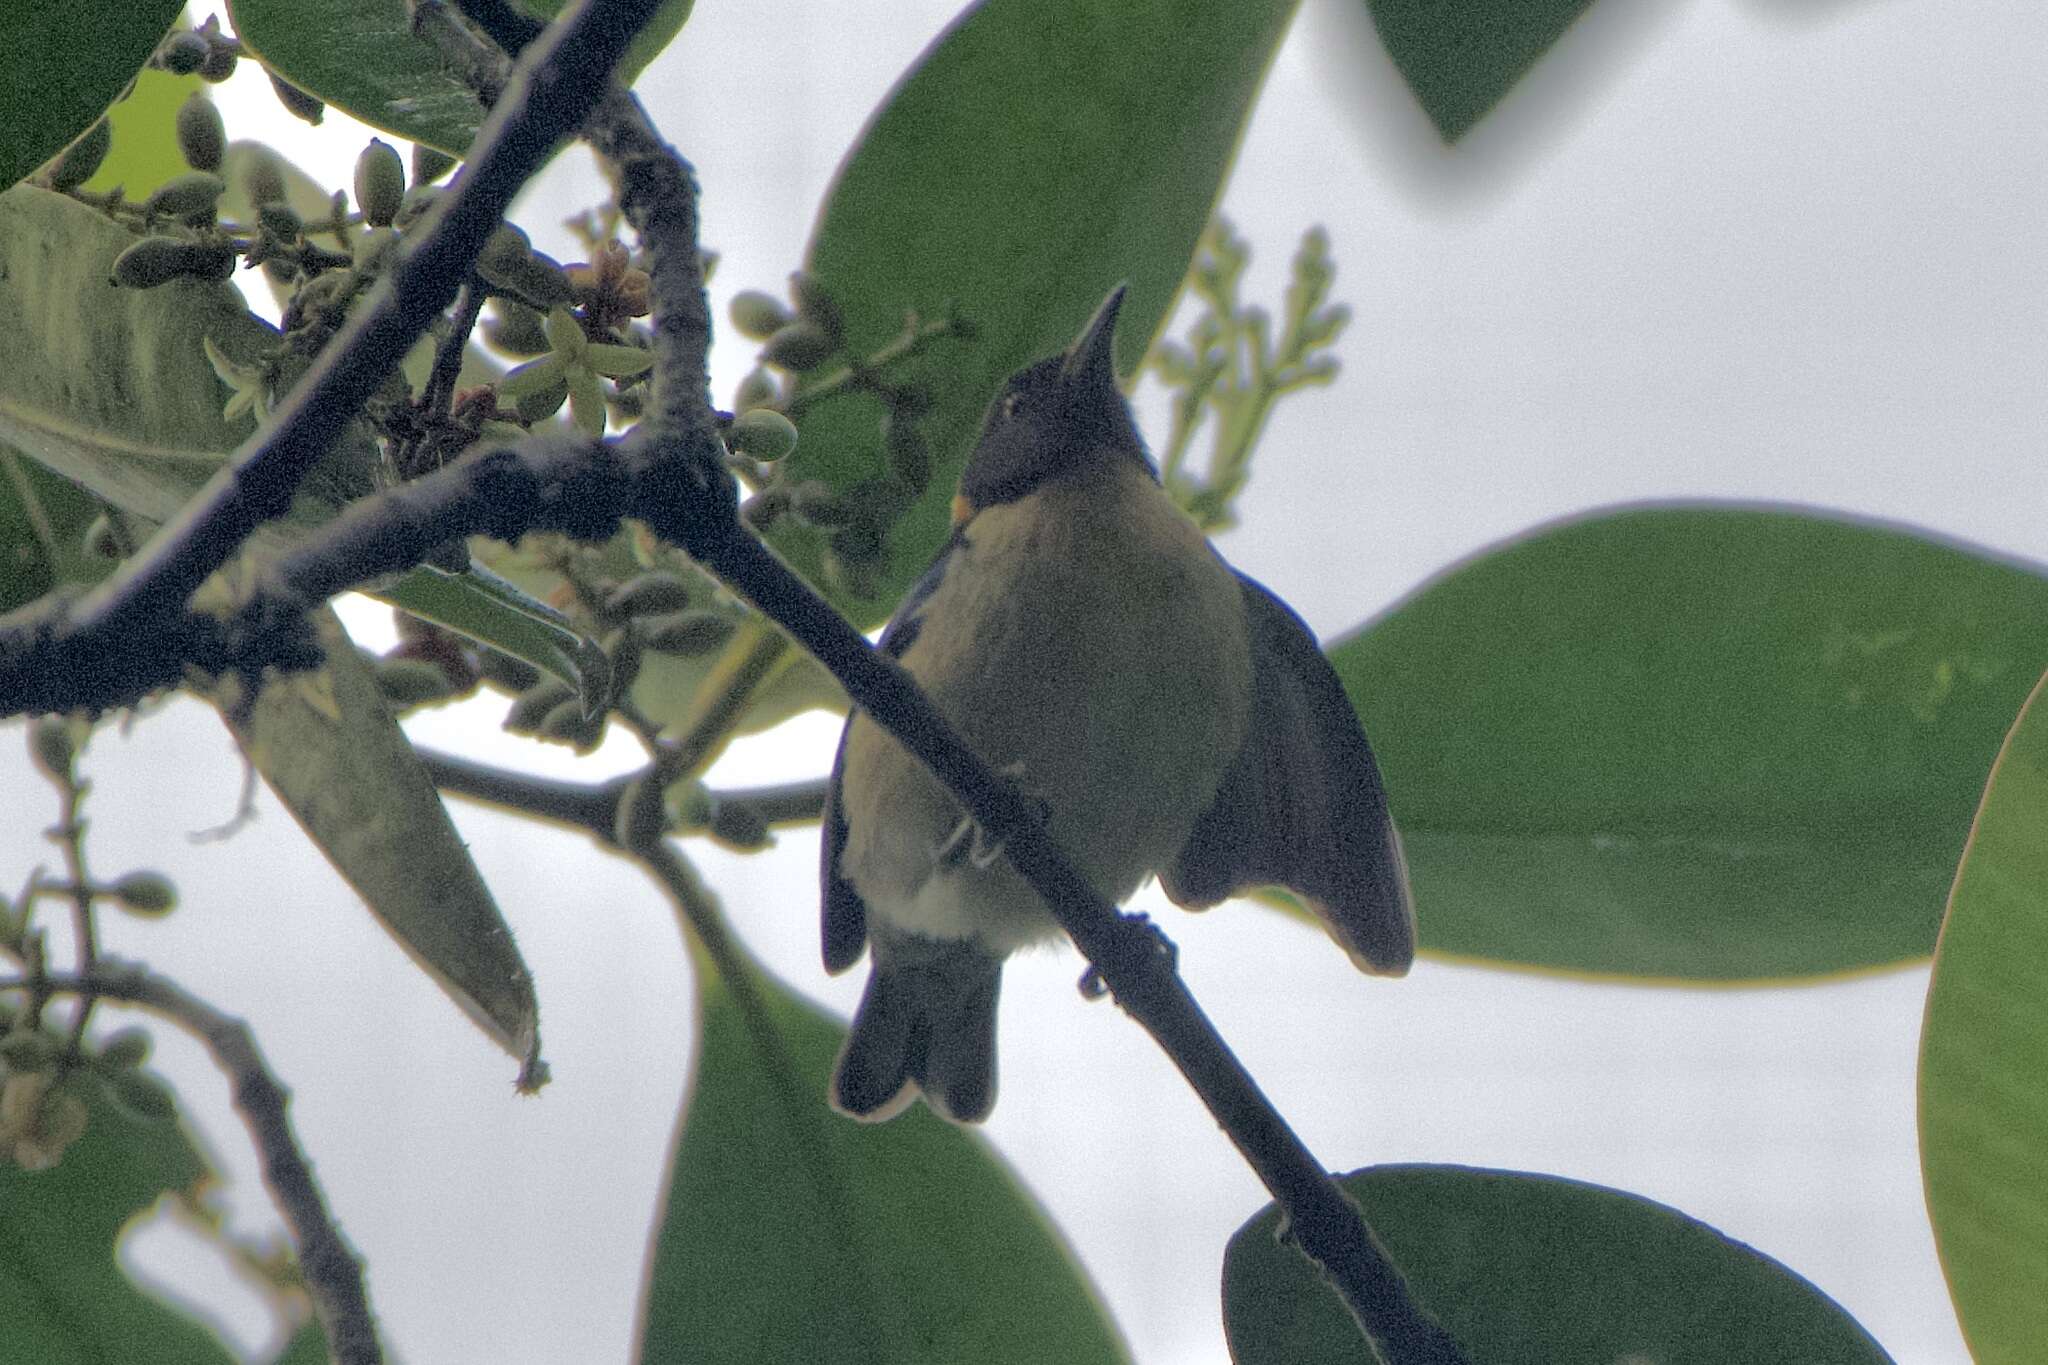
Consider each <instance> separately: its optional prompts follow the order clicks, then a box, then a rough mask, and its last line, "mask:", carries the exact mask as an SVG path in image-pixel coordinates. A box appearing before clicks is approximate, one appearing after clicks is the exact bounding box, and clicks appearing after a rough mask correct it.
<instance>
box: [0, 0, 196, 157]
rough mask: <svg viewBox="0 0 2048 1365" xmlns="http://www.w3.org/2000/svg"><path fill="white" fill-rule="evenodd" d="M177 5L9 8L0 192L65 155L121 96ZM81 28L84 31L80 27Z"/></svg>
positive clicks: (145, 0)
mask: <svg viewBox="0 0 2048 1365" xmlns="http://www.w3.org/2000/svg"><path fill="white" fill-rule="evenodd" d="M184 7H185V6H184V0H105V2H104V3H101V4H97V5H94V6H93V7H92V10H91V15H90V22H89V24H86V17H85V16H82V15H81V14H80V13H79V11H78V10H77V9H76V8H75V7H73V6H70V5H38V4H20V5H10V6H8V9H7V41H6V42H5V43H0V129H5V130H6V131H5V134H4V135H0V188H5V187H6V186H8V185H12V184H13V183H14V182H15V181H17V180H19V179H21V178H22V177H23V176H25V175H27V174H28V173H29V172H30V171H33V170H34V169H35V168H36V167H38V166H40V165H42V164H43V162H45V161H47V160H49V159H50V158H51V157H53V156H55V155H56V154H57V153H58V152H61V151H63V150H64V148H65V147H66V146H67V145H69V143H70V142H71V139H73V138H75V137H77V136H78V135H79V134H80V133H82V132H84V131H85V130H86V129H87V128H89V127H91V126H92V122H93V120H94V119H96V118H98V117H99V116H100V114H101V113H102V112H104V111H105V109H106V107H107V106H108V105H110V104H112V103H113V102H114V101H115V100H116V99H118V98H120V95H121V91H122V89H123V88H124V87H125V86H126V85H127V84H128V81H129V79H130V78H132V77H133V76H134V75H135V73H136V72H137V71H139V70H141V69H142V64H143V63H144V62H145V61H147V60H149V54H150V53H151V52H153V51H155V50H156V45H157V42H158V40H160V39H161V38H162V37H163V36H164V33H165V32H166V31H167V30H168V29H169V28H170V26H171V22H172V21H173V20H175V19H176V18H177V17H178V14H179V12H180V11H181V10H183V9H184ZM82 24H86V27H85V28H81V25H82Z"/></svg>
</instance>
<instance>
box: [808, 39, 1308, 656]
mask: <svg viewBox="0 0 2048 1365" xmlns="http://www.w3.org/2000/svg"><path fill="white" fill-rule="evenodd" d="M1293 13H1294V5H1293V4H1292V3H1288V0H1251V3H1243V2H1241V0H1240V2H1237V3H1225V2H1224V0H1199V2H1197V0H987V3H983V4H979V5H975V6H972V7H971V8H969V9H968V10H967V11H966V12H965V14H963V15H962V17H961V18H960V19H959V20H958V21H957V22H955V23H954V25H953V26H952V27H951V28H950V29H949V30H947V32H946V33H945V34H944V35H943V36H942V37H940V38H939V39H938V41H937V42H935V43H933V45H932V46H931V48H930V49H928V50H927V51H926V53H925V55H924V56H923V57H922V58H921V59H920V60H919V62H918V64H917V66H916V67H915V68H914V69H913V70H912V71H911V72H910V73H909V74H908V76H907V77H906V78H905V79H904V80H903V81H902V82H901V83H900V84H899V85H898V86H897V87H896V89H895V90H894V92H893V93H892V94H891V95H890V97H889V100H888V102H887V103H886V104H885V105H883V107H882V108H881V110H880V111H879V112H878V113H877V114H876V115H875V118H874V120H873V121H872V122H871V123H870V124H869V125H868V127H867V130H866V132H865V133H863V134H862V136H861V140H860V142H859V144H858V146H856V147H855V148H854V150H853V153H852V155H851V156H850V157H849V158H848V159H847V161H846V164H845V166H844V167H843V168H842V169H841V171H840V173H839V178H838V180H837V182H836V183H835V184H834V186H833V189H832V195H831V198H830V199H829V200H828V201H827V203H826V205H825V208H824V212H823V213H822V215H821V216H820V218H819V226H818V231H817V235H816V236H815V237H814V239H813V240H812V243H811V248H810V253H809V256H808V259H807V262H806V266H807V269H808V270H809V271H810V273H812V274H813V275H815V276H816V284H817V285H818V286H819V287H821V288H822V289H823V290H824V292H826V293H828V294H829V295H830V297H831V298H832V299H833V300H834V301H835V303H836V304H837V307H838V310H839V313H840V315H841V317H842V319H843V324H844V329H845V338H846V344H847V349H848V351H849V352H851V353H852V354H854V355H856V356H865V355H868V354H871V353H872V352H874V351H875V350H876V349H877V348H878V347H880V346H881V345H883V344H884V343H886V342H888V341H890V340H891V339H892V338H894V337H896V336H898V335H899V334H900V333H901V331H902V329H903V326H904V317H905V314H906V312H908V311H912V310H914V311H915V312H916V313H917V314H918V315H919V316H921V317H923V318H927V319H932V318H939V317H943V316H944V315H945V314H946V312H947V309H948V308H949V306H950V307H951V308H953V309H955V310H957V312H958V314H959V315H960V316H961V317H962V318H964V319H966V320H967V321H968V322H970V323H971V324H972V325H973V329H974V336H973V339H972V341H971V342H965V341H962V340H960V339H957V338H940V339H938V340H936V341H934V342H932V343H930V344H929V346H928V347H927V349H926V351H925V352H924V353H923V354H922V355H920V357H919V358H918V359H917V360H916V361H915V362H914V363H912V364H910V365H908V366H906V367H905V368H904V370H903V372H902V375H901V378H902V379H903V380H904V381H905V382H909V383H913V384H918V385H922V386H924V387H925V388H927V389H929V390H930V392H931V393H932V394H933V396H934V399H935V402H934V406H933V408H932V410H931V412H930V414H929V415H928V416H927V417H926V418H925V419H924V420H923V422H922V424H921V430H922V431H923V433H924V435H925V436H926V437H927V438H928V439H929V441H930V444H931V448H932V452H933V455H934V465H935V468H934V470H933V472H932V474H931V477H930V481H929V483H928V485H927V491H926V493H925V495H924V496H923V497H922V498H921V499H920V500H919V501H918V503H917V505H916V506H915V507H914V508H913V509H912V510H911V512H910V513H909V514H908V516H907V517H906V518H905V520H904V521H903V522H902V523H901V524H900V525H899V526H898V527H897V528H896V530H895V532H894V533H893V534H892V535H891V537H890V541H889V555H888V561H887V564H886V566H885V571H884V572H883V573H882V574H881V575H880V576H879V581H878V584H877V586H878V589H879V591H878V592H877V594H876V595H875V596H874V597H873V598H872V599H870V600H868V601H864V602H860V603H858V604H853V606H852V609H853V610H854V612H855V614H856V615H857V616H858V617H859V618H860V619H861V620H863V621H874V620H879V619H880V618H881V617H882V616H884V615H886V614H887V612H888V609H889V608H890V607H891V606H892V605H893V604H894V602H895V599H896V598H897V596H898V595H900V594H901V592H902V590H903V589H904V588H905V587H907V586H908V585H909V584H910V582H911V581H912V580H913V579H914V578H915V577H916V576H917V575H918V574H919V573H920V572H922V570H923V568H924V566H925V564H926V563H927V562H928V561H929V559H930V557H931V555H932V553H933V552H934V551H935V550H936V549H937V548H938V546H939V544H940V542H941V541H942V540H943V539H944V537H945V535H946V533H947V529H948V500H949V499H950V498H951V496H952V493H953V485H954V482H955V480H956V478H957V476H958V474H959V471H960V467H961V465H962V463H964V461H965V459H966V456H967V448H968V444H969V442H971V440H972V439H973V435H974V430H975V427H976V425H977V423H978V422H979V420H980V418H981V414H982V410H983V409H984V408H985V407H986V405H987V403H988V399H989V395H990V394H992V393H993V392H994V391H995V389H996V386H997V385H998V384H999V383H1000V382H1001V381H1002V379H1003V378H1004V376H1006V375H1008V374H1009V373H1010V372H1011V371H1013V370H1015V369H1017V368H1018V367H1020V366H1022V365H1024V364H1026V363H1028V362H1030V361H1033V360H1036V359H1039V358H1040V357H1042V356H1046V355H1050V354H1052V353H1053V352H1054V351H1057V350H1058V349H1060V348H1061V347H1063V346H1065V345H1066V344H1067V342H1068V341H1070V340H1071V339H1072V338H1073V336H1074V333H1075V332H1076V331H1077V330H1078V329H1079V328H1080V326H1081V324H1082V323H1083V322H1084V321H1086V320H1087V318H1088V315H1089V313H1090V312H1091V311H1092V310H1093V309H1094V307H1095V306H1096V304H1098V303H1099V302H1100V301H1101V299H1102V296H1103V295H1104V293H1106V292H1107V291H1108V289H1109V287H1110V286H1111V285H1113V284H1115V283H1116V282H1117V281H1119V280H1129V281H1130V282H1131V294H1130V298H1129V300H1128V302H1127V303H1126V304H1125V305H1124V312H1123V318H1122V323H1121V325H1120V327H1119V328H1118V344H1119V347H1120V352H1121V355H1122V357H1123V364H1122V366H1121V368H1122V370H1123V371H1124V372H1126V373H1128V372H1130V371H1132V370H1134V369H1135V368H1136V367H1137V363H1138V360H1139V357H1140V356H1141V355H1142V354H1143V353H1144V351H1145V348H1146V346H1147V344H1148V343H1149V342H1150V340H1151V336H1152V333H1153V332H1154V330H1156V328H1157V326H1158V324H1159V321H1160V319H1161V318H1162V317H1163V316H1164V315H1165V313H1166V311H1167V309H1168V308H1169V307H1170V306H1171V305H1172V303H1173V300H1174V297H1175V295H1176V294H1177V293H1178V292H1179V290H1180V284H1181V278H1182V276H1183V275H1184V274H1185V273H1186V270H1187V264H1188V260H1189V257H1190V256H1191V255H1192V253H1193V251H1194V247H1195V242H1196V240H1197V238H1199V237H1200V235H1201V233H1202V229H1203V227H1204V226H1205V225H1206V224H1207V222H1208V220H1209V216H1210V212H1211V210H1212V209H1213V207H1214V205H1215V202H1216V196H1217V193H1218V191H1219V189H1220V188H1221V186H1222V184H1223V180H1224V177H1225V175H1226V173H1227V171H1228V169H1229V166H1230V161H1231V158H1232V156H1233V155H1234V154H1235V151H1236V148H1237V142H1238V136H1239V134H1240V132H1241V131H1242V129H1243V127H1244V123H1245V119H1246V117H1247V116H1248V114H1249V113H1250V110H1251V105H1252V101H1253V99H1254V98H1255V97H1256V96H1257V94H1258V90H1259V86H1260V84H1261V82H1262V81H1263V80H1264V79H1265V75H1266V71H1267V68H1268V66H1269V65H1270V64H1271V62H1272V58H1273V54H1274V52H1275V50H1276V49H1277V47H1278V45H1279V42H1280V39H1281V36H1282V35H1283V34H1284V33H1285V32H1286V29H1287V24H1288V21H1289V19H1290V18H1291V17H1292V16H1293ZM831 368H832V367H831V366H830V365H828V366H827V367H826V371H827V372H829V371H830V370H831ZM892 374H893V372H892ZM880 416H881V413H880V411H879V409H878V407H877V405H876V404H875V403H874V402H873V401H872V400H871V399H866V398H860V397H853V398H841V399H834V400H830V401H826V402H821V403H819V404H818V405H817V406H816V407H815V408H812V409H810V410H809V411H807V412H805V413H804V414H803V415H802V417H801V419H800V420H799V423H798V425H799V426H800V428H801V429H802V432H803V439H802V441H801V443H800V444H799V445H798V447H797V450H796V453H795V454H794V455H793V456H792V457H791V458H792V460H794V461H795V463H796V467H795V468H794V469H793V470H792V472H791V476H790V477H791V478H792V479H795V480H803V479H820V480H823V481H825V482H826V483H827V484H829V485H831V486H832V487H833V488H835V489H839V488H847V487H851V486H853V485H855V484H858V483H861V482H863V481H866V480H871V479H873V478H874V477H876V476H877V475H879V474H881V473H883V472H884V471H885V470H886V469H887V468H888V465H887V458H886V456H885V455H884V453H883V449H882V434H881V430H880V424H879V419H880ZM783 527H784V528H787V529H782V530H778V532H777V546H778V548H779V549H781V550H782V551H783V552H784V553H785V554H788V555H790V556H791V557H792V559H793V561H794V562H795V563H797V564H798V566H799V567H801V568H804V569H805V570H806V571H807V572H815V571H816V570H817V568H818V566H819V564H820V561H821V556H822V551H823V544H822V540H821V538H819V537H818V536H816V535H815V534H812V533H807V532H804V531H801V530H800V529H798V528H796V527H795V526H794V524H793V522H788V521H786V522H784V523H783Z"/></svg>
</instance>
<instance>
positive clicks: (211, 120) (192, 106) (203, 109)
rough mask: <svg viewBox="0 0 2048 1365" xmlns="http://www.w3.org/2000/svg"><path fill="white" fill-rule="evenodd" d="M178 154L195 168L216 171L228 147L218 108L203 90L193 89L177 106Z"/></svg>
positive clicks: (225, 130) (226, 131)
mask: <svg viewBox="0 0 2048 1365" xmlns="http://www.w3.org/2000/svg"><path fill="white" fill-rule="evenodd" d="M177 128H178V154H179V155H180V156H182V157H184V158H185V164H186V165H188V166H190V167H191V168H192V169H193V170H195V171H217V170H219V169H220V162H221V157H222V156H224V155H225V154H226V153H227V149H228V129H227V125H226V124H225V123H222V122H221V118H220V110H219V109H218V108H217V107H215V105H214V102H213V100H212V98H211V97H209V96H208V95H207V93H206V92H205V91H204V90H194V91H193V92H192V93H191V94H190V95H188V96H186V97H185V102H184V103H183V104H181V105H179V106H178V119H177Z"/></svg>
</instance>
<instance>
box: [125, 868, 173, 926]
mask: <svg viewBox="0 0 2048 1365" xmlns="http://www.w3.org/2000/svg"><path fill="white" fill-rule="evenodd" d="M107 892H108V894H109V895H111V896H113V898H114V901H115V903H116V904H118V905H119V906H120V907H121V908H122V909H123V910H126V911H128V912H129V913H130V914H135V915H142V916H145V917H149V918H154V917H155V916H158V915H168V914H170V913H171V911H173V910H175V909H177V908H178V888H176V887H175V886H172V885H171V882H170V878H168V877H166V876H164V874H163V873H161V872H130V873H129V874H128V875H127V876H125V877H123V878H121V879H120V880H119V881H117V882H115V883H114V884H113V885H112V886H110V887H108V888H107Z"/></svg>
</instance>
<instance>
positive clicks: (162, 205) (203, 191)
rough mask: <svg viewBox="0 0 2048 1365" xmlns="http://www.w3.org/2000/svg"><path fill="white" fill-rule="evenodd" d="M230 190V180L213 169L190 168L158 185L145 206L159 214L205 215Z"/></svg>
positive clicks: (198, 216)
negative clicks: (194, 169)
mask: <svg viewBox="0 0 2048 1365" xmlns="http://www.w3.org/2000/svg"><path fill="white" fill-rule="evenodd" d="M227 190H228V182H227V181H225V180H223V179H221V178H220V177H219V176H217V175H215V174H214V173H213V172H212V171H187V172H185V174H183V175H180V176H176V177H174V178H172V179H170V180H166V181H165V182H164V183H163V184H161V185H159V186H157V187H156V190H155V191H154V192H153V193H152V194H151V195H150V196H149V199H148V200H147V201H146V202H145V203H144V204H143V208H144V209H146V210H147V211H148V212H149V213H150V215H151V216H153V217H157V218H178V219H184V220H190V219H196V218H206V217H210V216H211V215H212V213H213V211H214V208H215V207H216V206H217V205H218V204H219V203H220V197H221V196H222V195H223V194H226V193H227Z"/></svg>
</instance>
